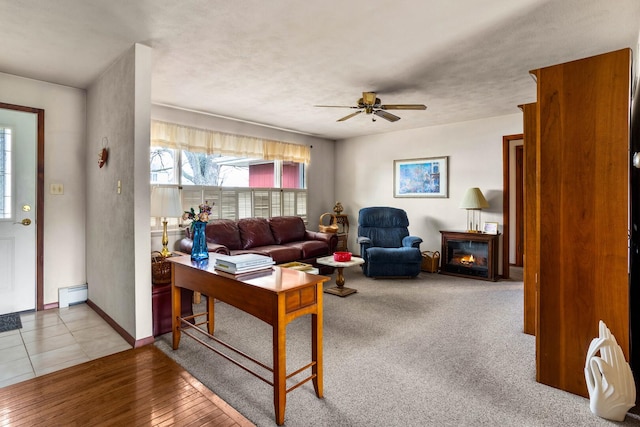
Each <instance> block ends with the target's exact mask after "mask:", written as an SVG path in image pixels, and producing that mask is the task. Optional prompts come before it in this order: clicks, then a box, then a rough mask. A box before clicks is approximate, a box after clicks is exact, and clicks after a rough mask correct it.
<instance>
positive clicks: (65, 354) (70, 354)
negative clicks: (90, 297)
mask: <svg viewBox="0 0 640 427" xmlns="http://www.w3.org/2000/svg"><path fill="white" fill-rule="evenodd" d="M20 320H21V322H22V328H21V329H16V330H13V331H8V332H2V333H0V387H5V386H8V385H10V384H15V383H17V382H20V381H24V380H28V379H30V378H34V377H37V376H40V375H44V374H48V373H50V372H54V371H57V370H60V369H64V368H67V367H69V366H73V365H78V364H80V363H84V362H88V361H89V360H93V359H98V358H100V357H103V356H107V355H109V354H113V353H117V352H120V351H123V350H127V349H130V348H131V346H130V345H129V344H128V343H127V342H126V341H125V340H124V338H122V337H121V336H120V335H119V334H118V333H117V332H116V331H115V330H114V329H113V328H111V326H109V324H108V323H107V322H105V321H104V319H102V318H101V317H100V316H99V315H98V314H97V313H96V312H95V311H93V310H92V309H91V308H90V307H89V306H88V305H86V304H77V305H72V306H70V307H68V308H60V309H50V310H44V311H39V312H27V313H22V314H21V315H20Z"/></svg>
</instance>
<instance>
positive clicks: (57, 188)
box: [49, 184, 64, 196]
mask: <svg viewBox="0 0 640 427" xmlns="http://www.w3.org/2000/svg"><path fill="white" fill-rule="evenodd" d="M49 192H50V193H51V194H54V195H57V196H59V195H62V194H64V185H63V184H51V185H49Z"/></svg>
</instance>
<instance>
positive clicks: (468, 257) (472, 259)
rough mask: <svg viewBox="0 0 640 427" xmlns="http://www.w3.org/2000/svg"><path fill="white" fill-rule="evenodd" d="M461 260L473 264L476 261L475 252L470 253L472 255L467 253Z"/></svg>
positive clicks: (463, 262)
mask: <svg viewBox="0 0 640 427" xmlns="http://www.w3.org/2000/svg"><path fill="white" fill-rule="evenodd" d="M460 262H461V263H462V264H473V263H475V262H476V259H475V257H474V256H473V254H470V255H465V256H463V257H462V258H460Z"/></svg>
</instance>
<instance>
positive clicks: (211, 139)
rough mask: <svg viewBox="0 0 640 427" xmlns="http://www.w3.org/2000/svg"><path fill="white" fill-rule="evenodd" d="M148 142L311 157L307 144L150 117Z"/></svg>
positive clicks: (193, 149) (273, 156)
mask: <svg viewBox="0 0 640 427" xmlns="http://www.w3.org/2000/svg"><path fill="white" fill-rule="evenodd" d="M151 145H152V146H160V147H167V148H173V149H177V150H186V151H191V152H194V153H206V154H223V155H227V156H238V157H248V158H253V159H265V160H283V161H291V162H297V163H304V164H309V161H310V160H311V150H310V148H309V147H308V146H306V145H299V144H290V143H287V142H280V141H272V140H267V139H262V138H254V137H251V136H243V135H233V134H228V133H222V132H216V131H213V130H209V129H199V128H194V127H190V126H184V125H179V124H176V123H168V122H163V121H158V120H152V121H151Z"/></svg>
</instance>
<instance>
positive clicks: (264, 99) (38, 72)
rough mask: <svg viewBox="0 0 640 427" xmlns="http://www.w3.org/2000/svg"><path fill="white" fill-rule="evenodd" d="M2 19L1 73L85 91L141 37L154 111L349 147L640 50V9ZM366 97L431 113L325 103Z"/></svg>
mask: <svg viewBox="0 0 640 427" xmlns="http://www.w3.org/2000/svg"><path fill="white" fill-rule="evenodd" d="M0 16H1V17H2V36H1V37H0V52H2V54H1V55H0V72H5V73H9V74H16V75H20V76H25V77H30V78H34V79H39V80H45V81H49V82H54V83H59V84H62V85H68V86H73V87H78V88H86V87H88V85H89V84H90V83H91V82H92V81H93V80H94V79H95V78H96V77H98V76H99V75H100V73H101V72H102V71H104V70H105V69H106V68H107V67H108V66H109V64H110V63H112V62H113V61H114V60H115V59H116V58H118V57H119V56H120V55H121V54H122V53H123V52H125V51H126V50H127V49H129V48H130V47H131V46H132V44H133V43H136V42H137V43H142V44H145V45H148V46H151V47H152V48H153V58H154V65H153V80H152V102H154V103H157V104H164V105H171V106H176V107H180V108H185V109H190V110H195V111H202V112H206V113H210V114H214V115H219V116H223V117H229V118H234V119H238V120H243V121H248V122H254V123H260V124H265V125H268V126H273V127H277V128H283V129H287V130H292V131H296V132H301V133H306V134H311V135H318V136H322V137H326V138H330V139H342V138H347V137H352V136H357V135H367V134H374V133H382V132H390V131H395V130H400V129H409V128H417V127H425V126H432V125H438V124H445V123H452V122H459V121H466V120H474V119H480V118H485V117H491V116H499V115H505V114H511V113H518V109H517V105H519V104H523V103H527V102H532V101H534V100H535V83H534V82H533V80H532V78H531V77H530V76H529V71H530V70H532V69H536V68H540V67H544V66H548V65H554V64H557V63H561V62H566V61H570V60H574V59H580V58H584V57H587V56H591V55H595V54H599V53H604V52H608V51H612V50H616V49H621V48H625V47H630V48H633V49H634V51H635V48H636V46H637V44H638V32H639V29H640V1H638V0H615V1H611V0H517V1H514V0H483V1H477V0H439V1H437V0H394V1H380V0H378V1H372V0H322V1H299V0H298V1H296V0H272V1H264V0H242V1H227V0H224V1H223V0H179V1H177V0H135V1H131V0H56V1H50V0H18V1H17V0H0ZM363 91H375V92H377V93H378V97H379V98H381V100H382V102H383V103H387V104H408V103H412V104H415V103H418V104H426V105H427V106H428V108H427V110H426V111H393V113H394V114H397V115H398V116H400V117H401V118H402V119H401V120H399V121H397V122H395V123H390V122H387V121H386V120H384V119H381V118H378V119H377V120H376V121H375V122H373V121H372V120H371V117H372V116H365V115H364V114H361V115H359V116H356V117H354V118H352V119H350V120H347V121H345V122H339V123H338V122H336V120H337V119H338V118H340V117H343V116H345V115H347V114H349V113H350V112H351V110H347V109H344V110H342V109H335V108H318V107H314V105H317V104H329V105H355V103H356V102H357V100H358V98H360V97H361V95H362V92H363ZM0 101H2V94H0Z"/></svg>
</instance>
